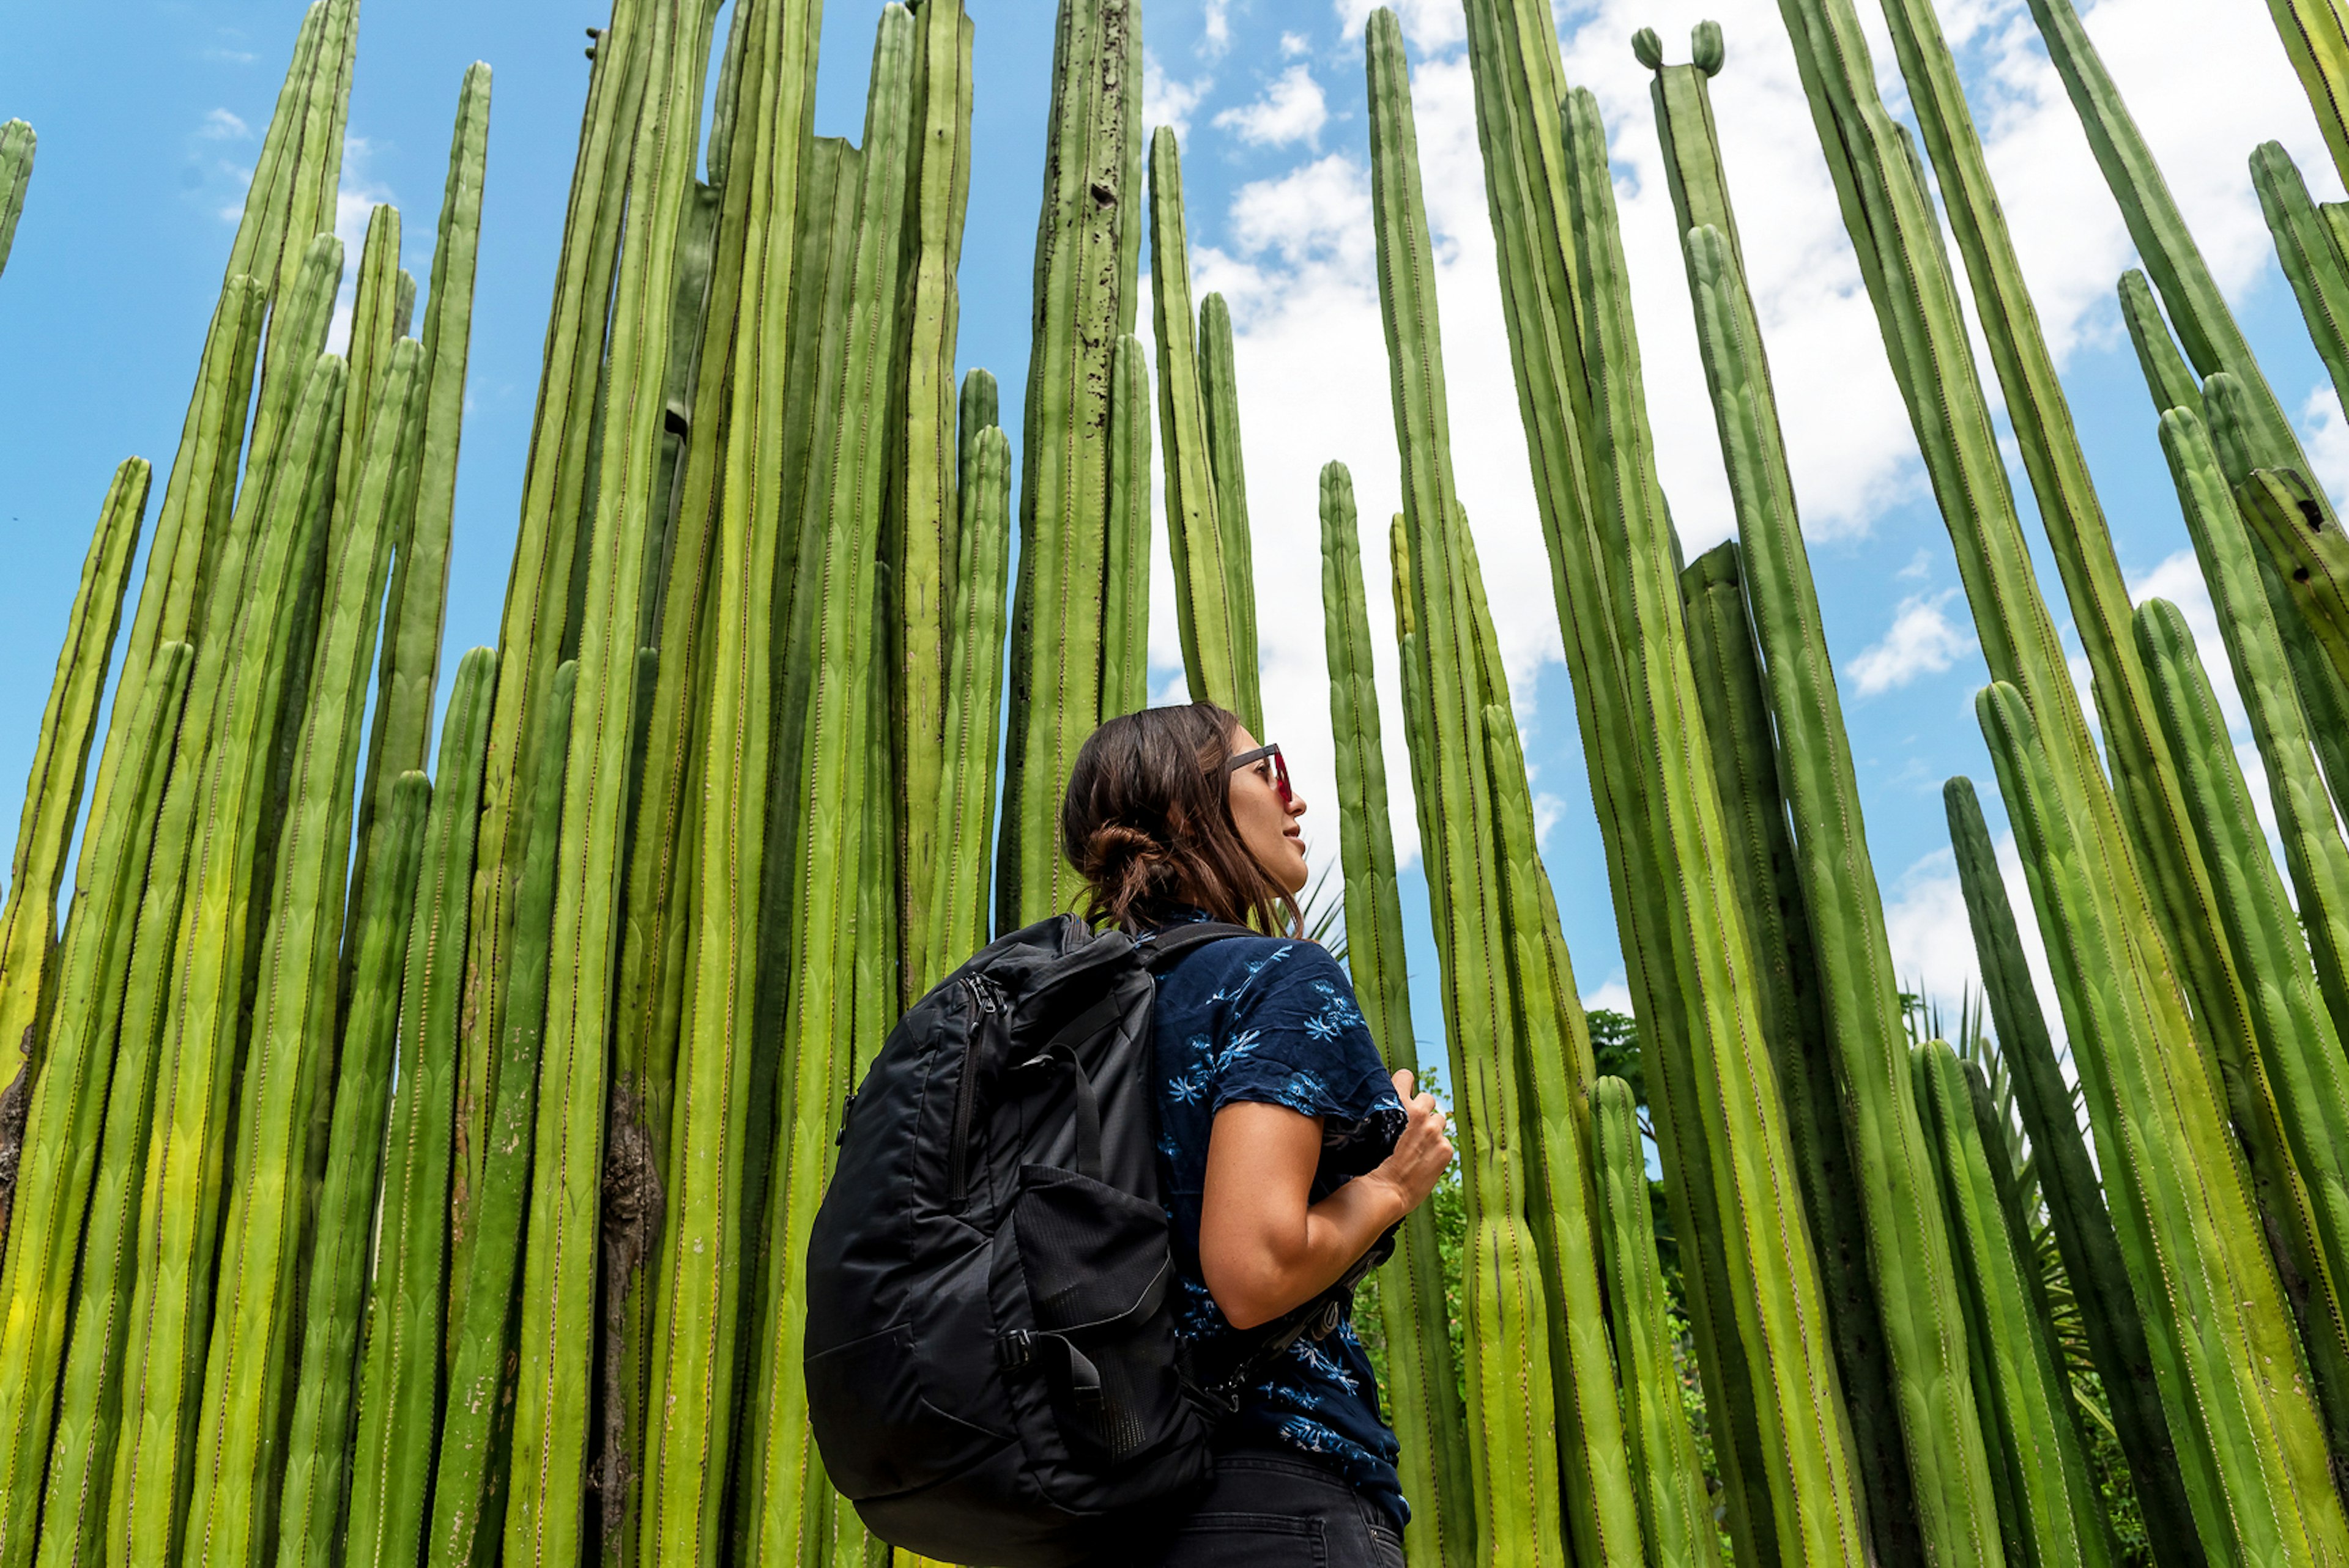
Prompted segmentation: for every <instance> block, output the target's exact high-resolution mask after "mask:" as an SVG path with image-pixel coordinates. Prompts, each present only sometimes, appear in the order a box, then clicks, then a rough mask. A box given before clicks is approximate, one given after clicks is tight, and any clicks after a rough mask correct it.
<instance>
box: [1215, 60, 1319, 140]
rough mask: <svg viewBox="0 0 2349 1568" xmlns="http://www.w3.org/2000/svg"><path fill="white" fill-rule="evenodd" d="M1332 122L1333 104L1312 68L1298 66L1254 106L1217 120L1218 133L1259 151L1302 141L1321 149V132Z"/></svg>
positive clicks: (1230, 111)
mask: <svg viewBox="0 0 2349 1568" xmlns="http://www.w3.org/2000/svg"><path fill="white" fill-rule="evenodd" d="M1329 122H1330V100H1329V99H1328V98H1324V97H1323V96H1322V93H1321V84H1320V83H1319V82H1317V81H1315V80H1314V79H1313V72H1312V70H1311V68H1310V67H1307V66H1305V65H1303V64H1301V63H1300V64H1298V65H1294V66H1291V67H1288V69H1287V70H1285V71H1283V72H1281V73H1280V76H1279V77H1278V79H1277V80H1275V81H1274V82H1273V84H1272V85H1271V86H1270V87H1268V88H1266V89H1265V93H1264V96H1263V97H1262V98H1258V99H1257V100H1256V101H1255V102H1254V103H1251V104H1247V105H1243V106H1242V107H1240V108H1227V109H1226V110H1224V111H1223V113H1221V114H1219V115H1217V116H1216V126H1217V128H1218V129H1225V130H1229V131H1231V132H1233V133H1234V134H1236V135H1237V136H1238V137H1239V139H1241V140H1243V141H1247V142H1253V143H1255V144H1256V145H1257V146H1259V147H1286V146H1287V145H1288V144H1289V143H1290V142H1294V141H1302V142H1308V143H1312V144H1315V145H1318V144H1319V141H1320V139H1321V128H1322V127H1323V126H1325V125H1327V124H1328V123H1329Z"/></svg>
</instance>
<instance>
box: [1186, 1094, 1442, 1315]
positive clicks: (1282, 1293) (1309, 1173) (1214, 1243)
mask: <svg viewBox="0 0 2349 1568" xmlns="http://www.w3.org/2000/svg"><path fill="white" fill-rule="evenodd" d="M1395 1089H1396V1092H1397V1093H1399V1094H1401V1095H1402V1101H1403V1105H1404V1107H1405V1109H1406V1111H1407V1112H1408V1115H1409V1117H1410V1119H1409V1121H1408V1122H1407V1124H1406V1125H1405V1126H1404V1129H1403V1133H1402V1138H1400V1139H1399V1140H1396V1143H1395V1147H1394V1151H1393V1152H1392V1154H1390V1155H1388V1156H1387V1158H1386V1159H1385V1160H1384V1161H1382V1162H1381V1163H1380V1165H1379V1166H1378V1167H1377V1168H1376V1169H1375V1170H1372V1171H1369V1172H1368V1173H1366V1174H1364V1175H1361V1176H1358V1177H1356V1178H1355V1179H1354V1180H1352V1181H1349V1182H1347V1183H1346V1184H1345V1185H1344V1186H1342V1187H1340V1188H1339V1189H1338V1190H1337V1191H1334V1192H1332V1193H1330V1196H1328V1197H1327V1198H1324V1199H1322V1200H1321V1202H1318V1203H1312V1202H1308V1200H1309V1197H1310V1196H1311V1193H1312V1190H1313V1172H1314V1170H1315V1168H1316V1167H1317V1166H1318V1165H1319V1163H1320V1161H1321V1119H1320V1118H1319V1117H1313V1116H1305V1115H1302V1114H1300V1113H1299V1112H1297V1111H1294V1110H1290V1109H1288V1107H1286V1106H1279V1105H1265V1104H1259V1103H1256V1102H1253V1101H1247V1102H1242V1103H1239V1104H1235V1105H1227V1106H1226V1107H1224V1109H1221V1110H1219V1111H1217V1112H1216V1120H1215V1127H1214V1130H1213V1131H1212V1132H1210V1133H1209V1134H1208V1138H1207V1176H1206V1191H1205V1193H1204V1194H1203V1196H1202V1198H1201V1201H1200V1212H1199V1270H1200V1273H1201V1274H1203V1275H1204V1276H1205V1277H1206V1284H1207V1290H1208V1293H1209V1294H1210V1295H1213V1296H1214V1297H1215V1298H1216V1305H1217V1306H1219V1307H1221V1308H1222V1309H1223V1314H1224V1316H1225V1317H1226V1318H1227V1319H1229V1320H1230V1322H1231V1325H1232V1326H1233V1327H1235V1328H1253V1327H1255V1326H1257V1325H1258V1324H1262V1323H1269V1322H1270V1321H1272V1320H1273V1319H1274V1318H1276V1317H1278V1316H1279V1315H1281V1314H1283V1313H1285V1312H1288V1311H1289V1310H1291V1309H1292V1308H1294V1307H1298V1306H1301V1305H1304V1304H1305V1303H1306V1302H1309V1301H1310V1300H1312V1299H1313V1298H1314V1297H1315V1296H1317V1295H1320V1294H1321V1292H1323V1291H1325V1290H1327V1289H1329V1288H1330V1286H1331V1285H1332V1284H1336V1283H1337V1282H1338V1279H1339V1276H1340V1275H1341V1274H1344V1273H1345V1272H1346V1271H1347V1270H1348V1269H1349V1268H1350V1267H1352V1266H1353V1263H1354V1260H1355V1259H1356V1258H1359V1257H1361V1255H1362V1254H1363V1253H1366V1252H1368V1251H1370V1249H1371V1243H1375V1242H1376V1241H1377V1240H1378V1239H1379V1236H1380V1234H1381V1233H1383V1232H1384V1231H1385V1230H1386V1228H1387V1227H1388V1226H1390V1225H1392V1224H1393V1223H1394V1222H1396V1221H1398V1220H1401V1219H1402V1217H1403V1216H1404V1215H1405V1214H1408V1213H1410V1212H1412V1211H1413V1209H1416V1208H1418V1207H1419V1205H1420V1204H1421V1203H1422V1202H1425V1201H1426V1198H1427V1195H1428V1193H1430V1192H1432V1191H1434V1189H1435V1183H1436V1181H1437V1179H1438V1178H1440V1177H1441V1176H1442V1175H1443V1174H1444V1166H1445V1165H1447V1164H1449V1163H1450V1162H1451V1160H1452V1145H1451V1143H1450V1142H1449V1141H1448V1140H1446V1139H1445V1138H1444V1113H1443V1112H1442V1111H1440V1110H1438V1109H1436V1107H1435V1097H1434V1096H1433V1095H1426V1094H1420V1095H1414V1094H1413V1092H1412V1081H1411V1075H1410V1074H1409V1073H1397V1074H1395Z"/></svg>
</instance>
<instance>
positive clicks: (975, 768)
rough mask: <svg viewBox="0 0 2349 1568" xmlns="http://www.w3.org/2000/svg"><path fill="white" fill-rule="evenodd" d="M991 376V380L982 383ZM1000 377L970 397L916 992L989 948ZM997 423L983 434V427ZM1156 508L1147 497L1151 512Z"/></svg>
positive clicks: (999, 576) (997, 702) (1006, 446)
mask: <svg viewBox="0 0 2349 1568" xmlns="http://www.w3.org/2000/svg"><path fill="white" fill-rule="evenodd" d="M982 377H985V380H984V381H982V380H981V378H982ZM993 382H994V377H989V376H988V374H987V372H986V371H984V370H974V371H972V372H971V373H970V374H969V376H968V377H965V379H964V383H963V396H962V409H963V412H962V427H963V437H962V442H961V444H962V445H963V446H964V447H965V448H966V451H965V453H964V456H963V459H962V462H961V477H960V480H959V481H958V485H957V490H958V493H959V496H960V500H961V505H962V521H961V523H960V525H959V528H958V530H957V532H958V535H959V539H960V542H959V544H958V546H957V551H956V558H957V561H958V562H960V566H959V568H958V569H957V576H956V582H955V606H954V638H953V641H952V644H951V645H950V646H951V656H950V658H949V660H948V663H947V716H946V717H947V726H946V766H945V768H944V769H942V771H941V777H940V785H941V787H940V789H939V790H938V800H937V822H936V828H935V836H934V838H933V840H932V842H934V843H935V844H936V846H937V859H936V863H935V867H934V870H933V872H932V875H933V878H934V881H933V883H932V886H931V890H930V933H931V934H930V946H929V952H928V954H926V957H925V958H924V961H923V965H922V969H921V971H920V973H918V974H916V975H915V978H914V983H915V984H916V985H918V986H920V987H922V988H923V989H927V988H928V987H929V986H931V985H936V983H937V982H938V981H939V980H941V979H943V978H944V977H945V976H946V975H947V973H948V972H950V971H951V970H952V969H953V968H954V967H955V966H956V965H958V964H960V963H961V962H962V961H963V959H964V958H966V957H968V955H969V954H972V953H975V952H977V951H978V949H979V948H980V947H982V946H984V945H985V944H986V941H987V931H988V923H987V916H988V903H989V899H988V894H989V893H990V892H991V891H992V889H993V882H992V881H991V879H990V878H989V877H988V849H989V848H990V847H991V844H990V835H989V834H988V828H987V824H988V823H990V822H992V821H993V820H994V819H995V762H996V750H997V744H998V741H997V737H998V734H999V727H998V719H999V716H1000V715H1001V713H1002V706H1001V705H1002V693H1003V620H1004V612H1005V608H1006V606H1005V589H1006V587H1007V585H1008V576H1009V568H1010V550H1011V442H1010V439H1009V438H1008V437H1006V436H1005V435H1004V433H1003V431H1002V430H1001V428H999V427H998V426H997V425H996V424H995V423H994V420H993V418H992V416H993V409H992V408H991V407H989V408H982V407H979V405H980V404H981V403H982V401H986V400H987V399H984V398H983V397H982V396H981V388H982V387H989V388H991V387H992V386H993ZM980 418H986V420H987V422H986V424H984V425H983V426H980V427H979V428H972V427H973V424H974V422H975V421H977V420H978V419H980ZM1148 504H1149V502H1148V498H1147V497H1146V496H1145V497H1144V498H1143V505H1144V506H1145V507H1147V505H1148Z"/></svg>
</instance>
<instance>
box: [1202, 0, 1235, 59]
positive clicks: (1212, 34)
mask: <svg viewBox="0 0 2349 1568" xmlns="http://www.w3.org/2000/svg"><path fill="white" fill-rule="evenodd" d="M1231 46H1232V0H1207V14H1206V19H1205V21H1204V23H1203V25H1202V27H1201V33H1200V40H1199V48H1200V52H1201V53H1202V54H1210V55H1220V54H1222V53H1223V52H1224V51H1225V50H1226V49H1228V48H1230V47H1231Z"/></svg>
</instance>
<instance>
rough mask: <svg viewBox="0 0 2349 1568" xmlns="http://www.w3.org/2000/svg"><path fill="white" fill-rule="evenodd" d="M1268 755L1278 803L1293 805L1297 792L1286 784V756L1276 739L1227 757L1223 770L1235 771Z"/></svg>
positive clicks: (1295, 801) (1227, 771)
mask: <svg viewBox="0 0 2349 1568" xmlns="http://www.w3.org/2000/svg"><path fill="white" fill-rule="evenodd" d="M1268 757H1269V758H1272V787H1273V789H1274V790H1275V791H1276V792H1277V793H1278V795H1279V796H1280V803H1281V804H1282V805H1284V806H1293V805H1295V804H1296V803H1297V792H1296V791H1295V790H1294V789H1290V788H1289V785H1288V758H1285V757H1283V756H1282V755H1281V754H1280V746H1279V743H1278V742H1277V741H1276V742H1275V743H1273V744H1272V745H1270V746H1259V747H1257V748H1256V749H1255V750H1254V751H1243V752H1241V753H1240V754H1239V755H1238V756H1237V757H1234V758H1229V759H1228V760H1227V761H1226V762H1225V764H1224V771H1225V772H1226V773H1237V772H1238V771H1239V770H1240V769H1243V768H1247V767H1250V766H1252V765H1254V764H1256V763H1258V762H1261V761H1263V760H1264V759H1265V758H1268Z"/></svg>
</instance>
